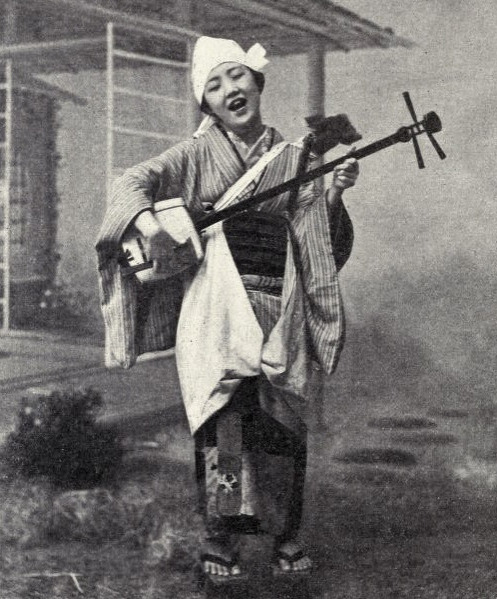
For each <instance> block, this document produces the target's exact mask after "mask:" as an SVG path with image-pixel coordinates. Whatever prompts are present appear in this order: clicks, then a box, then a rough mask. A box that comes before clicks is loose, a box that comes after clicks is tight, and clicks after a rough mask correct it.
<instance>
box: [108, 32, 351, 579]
mask: <svg viewBox="0 0 497 599" xmlns="http://www.w3.org/2000/svg"><path fill="white" fill-rule="evenodd" d="M266 62H267V61H266V59H265V52H264V50H263V49H262V47H261V46H260V45H256V46H255V47H253V48H252V49H250V50H249V51H248V52H247V53H245V52H244V51H243V50H242V49H241V48H240V46H238V44H236V43H235V42H233V41H231V40H220V39H215V38H207V37H203V38H200V39H199V40H198V42H197V44H196V47H195V51H194V54H193V62H192V82H193V89H194V93H195V96H196V98H197V100H198V102H199V105H200V106H201V108H202V110H203V111H204V113H206V114H207V118H206V120H205V121H204V123H203V124H202V126H201V127H200V129H199V131H198V132H197V134H196V135H195V136H194V137H193V138H192V139H190V140H187V141H185V142H183V143H181V144H178V145H177V146H174V147H173V148H171V149H169V150H167V151H166V152H164V153H163V154H161V155H160V156H157V157H155V158H152V159H150V160H148V161H147V162H145V163H142V164H140V165H137V166H136V167H133V168H131V169H129V170H128V171H126V172H125V173H124V174H123V175H122V176H121V177H120V178H119V179H118V180H117V181H116V182H115V185H114V189H113V201H112V203H111V205H110V207H109V209H108V211H107V214H106V216H105V219H104V222H103V225H102V229H101V232H100V235H99V239H98V241H97V251H98V255H99V271H100V281H101V297H102V308H103V313H104V320H105V323H106V352H107V360H108V363H112V362H117V363H119V364H121V365H122V366H124V367H129V366H131V365H132V364H133V362H134V360H135V359H136V356H137V355H138V354H140V353H143V352H145V351H150V350H155V349H164V348H166V347H170V346H172V345H176V358H177V365H178V372H179V377H180V384H181V392H182V396H183V401H184V403H185V407H186V411H187V415H188V420H189V423H190V428H191V431H192V434H193V435H194V438H195V445H196V463H197V468H196V471H197V473H198V485H199V496H200V508H201V510H202V513H203V515H204V518H205V528H206V535H205V544H204V547H203V551H202V555H201V559H202V563H203V568H204V571H205V572H206V573H207V574H208V575H209V576H212V577H223V578H225V577H236V576H239V575H240V572H241V571H242V570H243V567H242V565H241V564H240V563H239V560H238V556H237V551H236V538H237V536H238V535H239V534H247V533H253V534H255V533H270V534H272V535H274V538H275V553H274V556H275V557H274V559H275V568H276V570H277V571H278V572H279V573H282V574H285V573H292V572H301V571H308V570H309V569H310V568H311V562H310V559H309V558H308V557H307V556H306V554H305V553H304V552H303V551H302V550H301V547H300V545H299V543H298V541H297V536H298V531H299V526H300V518H301V511H302V497H303V488H304V478H305V462H306V426H305V418H304V412H305V408H306V404H307V391H306V387H307V382H308V380H309V377H310V364H311V361H312V360H317V361H319V362H320V364H321V365H322V367H323V368H324V369H325V370H326V371H327V372H331V371H332V370H333V369H334V367H335V365H336V363H337V360H338V357H339V354H340V350H341V347H342V337H343V313H342V304H341V298H340V291H339V287H338V276H337V270H336V265H335V261H334V257H333V247H332V240H331V235H330V231H331V230H332V228H333V229H335V230H336V226H337V223H333V222H331V219H332V217H333V215H335V214H340V212H341V211H340V210H338V211H337V210H336V207H337V205H339V204H340V203H341V194H342V192H343V190H344V189H345V188H347V187H350V186H352V185H354V183H355V181H356V178H357V172H358V169H357V164H356V162H355V161H354V160H353V159H349V160H347V161H345V162H344V164H342V165H340V166H339V167H337V169H335V172H334V177H333V183H332V186H331V188H330V189H329V190H327V191H326V192H325V193H323V194H321V193H319V192H318V190H317V188H316V187H315V185H314V183H310V184H306V185H305V186H303V187H302V188H301V189H300V191H299V194H298V198H297V208H296V210H295V211H293V210H292V216H291V217H290V215H289V213H288V211H287V205H288V194H283V195H281V196H279V197H277V198H275V199H274V200H271V201H269V202H267V203H265V204H263V205H260V206H259V207H258V208H257V209H256V210H254V211H250V212H248V213H244V214H243V215H241V216H239V217H234V218H232V219H229V220H228V221H227V222H226V223H225V224H224V225H223V224H220V223H219V224H217V225H214V226H212V227H210V228H209V229H208V230H206V232H205V234H204V239H203V243H204V247H205V255H204V258H203V260H202V261H201V263H200V264H199V265H198V267H196V268H192V269H191V270H190V271H188V272H187V273H186V274H184V275H182V276H179V277H176V278H173V279H168V280H166V281H160V282H157V283H156V284H154V285H153V286H143V285H140V283H139V282H138V281H137V280H136V279H134V278H132V279H130V278H123V277H122V276H121V272H120V270H121V267H120V264H119V258H118V254H119V244H120V241H121V239H122V237H123V235H124V234H125V233H126V231H127V230H128V229H129V227H130V226H134V227H136V229H138V230H139V231H140V233H141V234H142V236H143V238H144V240H145V245H146V252H147V255H148V256H149V257H150V258H151V259H153V260H154V263H155V269H156V270H157V271H158V272H160V271H161V270H162V269H165V268H167V260H168V251H167V250H166V249H165V248H170V245H171V244H170V235H169V233H168V232H167V226H162V225H161V224H160V223H159V222H158V221H157V219H156V218H155V217H154V214H153V210H152V207H153V202H154V199H156V198H157V197H158V194H157V191H158V189H159V188H160V191H159V196H160V199H164V198H167V197H172V198H173V197H182V198H183V200H184V202H185V206H186V209H187V211H188V214H189V215H190V217H191V218H192V219H193V220H194V221H195V220H196V219H198V218H200V217H201V216H203V215H205V213H206V211H208V210H211V209H215V210H218V209H221V208H224V207H226V206H228V205H231V204H232V203H235V202H237V201H239V200H241V199H244V198H246V197H247V196H249V195H251V194H253V193H255V192H256V191H257V192H259V191H264V189H269V188H270V187H273V186H274V185H276V184H277V183H280V182H281V181H284V180H286V179H289V178H291V177H292V176H294V174H295V171H296V168H297V164H298V159H299V155H300V147H299V145H298V144H289V143H286V142H284V141H283V139H282V137H281V135H280V134H279V133H278V132H277V131H276V130H274V129H273V128H271V127H268V126H266V125H265V124H264V123H263V121H262V117H261V112H260V95H261V92H262V89H263V86H264V76H263V75H262V72H261V70H262V68H263V66H264V65H265V63H266Z"/></svg>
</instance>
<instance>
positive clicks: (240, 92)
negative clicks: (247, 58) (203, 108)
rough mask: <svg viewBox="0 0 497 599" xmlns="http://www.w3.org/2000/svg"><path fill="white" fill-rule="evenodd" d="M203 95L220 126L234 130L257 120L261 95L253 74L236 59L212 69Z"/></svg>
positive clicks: (252, 124)
mask: <svg viewBox="0 0 497 599" xmlns="http://www.w3.org/2000/svg"><path fill="white" fill-rule="evenodd" d="M204 98H205V101H206V102H207V104H208V106H209V108H210V109H211V110H212V112H213V113H214V114H215V115H216V116H217V117H218V118H220V119H221V121H222V122H223V123H224V125H225V126H226V127H227V128H228V129H231V130H232V131H234V132H235V133H237V132H238V131H240V132H241V131H244V130H247V129H249V128H251V127H252V126H257V125H259V124H260V122H261V114H260V105H261V94H260V91H259V88H258V87H257V83H256V81H255V78H254V75H253V74H252V72H251V71H250V69H249V68H248V67H246V66H245V65H242V64H239V63H238V62H224V63H222V64H220V65H218V66H217V67H216V68H214V69H212V71H211V72H210V73H209V78H208V80H207V83H206V84H205V90H204Z"/></svg>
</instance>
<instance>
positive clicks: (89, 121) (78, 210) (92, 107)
mask: <svg viewBox="0 0 497 599" xmlns="http://www.w3.org/2000/svg"><path fill="white" fill-rule="evenodd" d="M0 6H1V10H0V35H1V36H2V44H1V46H0V60H1V61H2V62H1V63H0V193H1V198H0V199H1V201H0V266H1V271H0V275H1V277H0V307H1V311H0V319H1V326H2V327H3V330H4V331H8V330H9V329H11V328H12V327H22V326H24V327H29V326H30V325H31V324H32V323H34V322H39V321H40V318H39V316H40V312H43V309H45V308H46V307H47V303H48V302H49V301H50V300H49V298H50V297H51V294H52V293H53V291H52V288H53V285H54V282H55V280H56V277H57V271H58V268H59V266H58V265H60V264H61V263H62V264H65V266H64V270H65V273H66V275H67V274H69V275H70V277H69V278H70V279H71V284H72V285H73V286H74V289H75V291H76V292H79V291H81V293H83V291H84V290H87V289H91V292H90V295H92V297H93V298H94V301H95V303H96V301H97V290H96V283H95V272H94V256H93V253H92V246H93V238H94V235H95V234H96V228H97V224H98V221H99V219H100V218H101V215H102V212H103V208H104V204H105V200H104V199H103V198H105V190H107V192H108V189H109V186H110V184H111V182H112V179H113V177H114V176H115V175H116V174H117V173H119V172H121V171H122V169H124V168H126V167H128V166H130V165H132V164H134V163H136V162H138V161H140V160H143V159H146V158H148V157H151V156H153V155H155V154H157V153H159V152H161V151H163V150H164V149H166V148H167V147H168V146H170V145H172V144H174V143H176V142H177V141H178V140H180V139H184V138H185V137H186V136H187V135H188V134H190V133H191V132H192V131H193V128H194V127H195V124H196V122H197V121H198V117H199V115H198V110H197V107H196V106H195V104H194V101H193V100H192V93H191V90H190V85H189V75H188V67H189V61H190V54H191V51H192V47H193V44H194V42H195V40H196V38H197V37H198V36H199V35H204V34H205V35H212V36H220V37H229V38H232V39H236V40H237V41H238V42H239V43H240V44H241V45H242V46H244V47H248V46H249V45H251V44H252V43H254V42H255V41H258V42H261V43H262V44H263V45H264V46H265V47H266V48H267V50H268V53H269V54H271V55H273V56H275V55H276V56H286V55H292V54H305V55H306V56H307V72H306V74H305V76H306V79H307V89H308V94H307V102H308V106H307V108H306V111H307V114H316V113H323V106H324V94H325V76H324V58H325V54H326V52H328V51H342V52H347V51H351V50H356V49H364V48H378V47H380V48H389V47H391V46H399V45H402V46H408V45H409V42H408V41H407V40H405V39H403V38H400V37H398V36H396V35H395V34H394V33H393V31H392V30H390V29H383V28H381V27H379V26H377V25H375V24H374V23H372V22H370V21H367V20H365V19H362V18H361V17H360V16H358V15H356V14H354V13H351V12H350V11H348V10H345V9H343V8H341V7H340V6H338V5H337V4H335V3H334V2H331V1H329V0H287V1H285V2H282V1H281V0H140V1H139V2H137V1H132V0H91V1H90V0H36V1H33V0H1V2H0ZM68 106H69V107H70V108H66V107H68ZM64 110H66V112H65V113H64V114H63V117H61V111H64ZM92 161H93V162H92ZM71 263H72V264H73V266H72V267H71V266H70V264H71Z"/></svg>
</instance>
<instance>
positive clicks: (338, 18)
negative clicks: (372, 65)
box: [324, 0, 415, 48]
mask: <svg viewBox="0 0 497 599" xmlns="http://www.w3.org/2000/svg"><path fill="white" fill-rule="evenodd" d="M324 2H325V3H326V4H327V5H328V6H329V10H328V11H327V12H326V14H327V15H328V18H329V19H330V20H332V21H333V22H334V23H336V24H337V25H338V26H340V27H343V28H344V29H347V30H348V31H350V32H351V33H355V34H356V35H357V33H358V31H359V32H362V33H364V34H366V35H367V36H368V37H370V38H371V39H373V40H375V41H376V42H377V43H378V45H381V46H382V47H391V46H403V47H405V48H412V47H413V46H414V45H415V44H414V42H412V41H411V40H408V39H406V38H404V37H402V36H398V35H396V34H395V33H394V31H393V30H391V29H387V28H382V27H379V26H378V25H376V23H373V22H372V21H369V20H367V19H363V18H362V17H360V16H359V15H357V14H356V13H354V12H352V11H350V10H347V9H346V8H343V7H342V6H338V5H337V4H335V2H333V0H324ZM325 10H326V9H325Z"/></svg>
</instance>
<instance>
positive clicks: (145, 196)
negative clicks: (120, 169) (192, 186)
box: [97, 140, 193, 259]
mask: <svg viewBox="0 0 497 599" xmlns="http://www.w3.org/2000/svg"><path fill="white" fill-rule="evenodd" d="M192 147H193V142H192V141H191V140H189V141H185V142H183V143H181V144H178V145H176V146H174V147H173V148H170V149H168V150H166V151H165V152H163V153H162V154H160V155H159V156H156V157H154V158H151V159H150V160H147V161H145V162H142V163H140V164H138V165H136V166H133V167H131V168H129V169H127V170H126V171H125V172H124V173H123V174H122V175H121V176H120V177H118V178H116V180H115V181H114V183H113V185H112V191H111V200H110V204H109V206H108V207H107V211H106V213H105V216H104V220H103V223H102V227H101V229H100V232H99V235H98V238H97V252H99V257H100V258H101V259H105V258H108V257H112V255H113V254H114V253H115V250H116V249H117V248H116V246H117V244H118V243H119V242H120V240H121V238H122V236H123V234H124V232H125V231H126V229H127V227H128V226H129V225H130V224H131V222H132V221H133V220H134V219H135V218H136V217H137V216H138V214H140V213H141V212H143V211H144V210H150V209H152V207H153V204H154V198H155V196H156V194H157V191H158V189H159V186H160V185H161V184H162V185H164V183H165V182H167V183H171V184H175V185H177V184H178V182H180V181H181V180H182V174H183V171H184V168H185V164H186V162H187V160H188V155H189V154H190V153H191V150H192ZM109 254H110V256H109Z"/></svg>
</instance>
